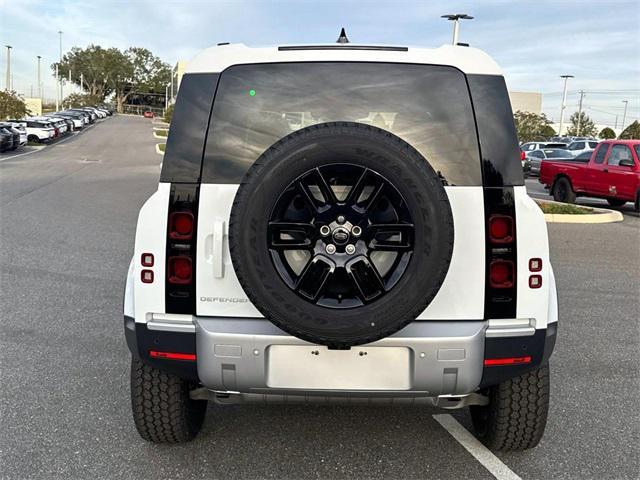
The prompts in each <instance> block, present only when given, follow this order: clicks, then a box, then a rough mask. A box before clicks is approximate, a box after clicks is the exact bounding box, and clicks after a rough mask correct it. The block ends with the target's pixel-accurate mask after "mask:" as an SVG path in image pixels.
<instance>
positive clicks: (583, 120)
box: [567, 112, 598, 137]
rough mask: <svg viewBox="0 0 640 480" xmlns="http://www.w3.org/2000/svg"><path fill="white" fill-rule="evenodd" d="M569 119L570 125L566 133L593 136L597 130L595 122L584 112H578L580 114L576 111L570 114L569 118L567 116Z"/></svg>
mask: <svg viewBox="0 0 640 480" xmlns="http://www.w3.org/2000/svg"><path fill="white" fill-rule="evenodd" d="M578 118H579V119H580V130H579V131H578ZM569 121H570V122H571V126H570V127H569V129H568V130H567V135H570V136H578V135H579V136H582V137H593V136H594V135H595V134H596V133H597V131H598V129H597V128H596V125H595V123H593V120H591V119H590V118H589V115H587V114H586V113H584V112H580V114H578V112H576V113H574V114H573V115H571V118H569Z"/></svg>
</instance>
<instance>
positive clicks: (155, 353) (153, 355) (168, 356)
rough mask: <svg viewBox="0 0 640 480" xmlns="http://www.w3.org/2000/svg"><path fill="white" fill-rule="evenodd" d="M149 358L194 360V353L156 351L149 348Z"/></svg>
mask: <svg viewBox="0 0 640 480" xmlns="http://www.w3.org/2000/svg"><path fill="white" fill-rule="evenodd" d="M149 356H150V357H151V358H164V359H166V360H188V361H190V362H194V361H195V360H196V354H195V353H176V352H158V351H157V350H149Z"/></svg>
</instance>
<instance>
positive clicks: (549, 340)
mask: <svg viewBox="0 0 640 480" xmlns="http://www.w3.org/2000/svg"><path fill="white" fill-rule="evenodd" d="M557 336H558V322H554V323H550V324H549V325H547V336H546V337H545V339H544V355H543V357H542V363H543V364H544V363H546V362H548V361H549V359H550V358H551V354H552V353H553V349H554V347H555V346H556V338H557Z"/></svg>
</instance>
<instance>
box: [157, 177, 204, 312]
mask: <svg viewBox="0 0 640 480" xmlns="http://www.w3.org/2000/svg"><path fill="white" fill-rule="evenodd" d="M199 192H200V186H199V184H198V183H194V184H188V183H177V184H172V185H171V194H170V196H169V211H168V217H169V218H170V217H171V214H172V213H174V212H189V213H191V214H192V215H193V233H192V235H191V239H189V240H172V239H171V238H169V229H170V228H171V225H169V222H167V251H166V263H165V265H166V266H167V267H166V268H165V272H164V275H165V309H166V310H165V311H166V312H167V313H185V314H195V313H196V268H197V265H196V263H197V262H196V243H197V242H196V239H197V235H198V194H199ZM173 256H189V257H190V258H191V282H190V283H189V284H186V285H177V284H172V283H170V282H169V280H168V272H169V268H168V267H169V257H173Z"/></svg>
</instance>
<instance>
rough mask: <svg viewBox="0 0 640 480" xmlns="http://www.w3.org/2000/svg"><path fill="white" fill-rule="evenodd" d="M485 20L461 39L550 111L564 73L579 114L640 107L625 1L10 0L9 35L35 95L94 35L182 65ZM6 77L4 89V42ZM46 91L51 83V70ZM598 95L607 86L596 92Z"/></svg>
mask: <svg viewBox="0 0 640 480" xmlns="http://www.w3.org/2000/svg"><path fill="white" fill-rule="evenodd" d="M459 12H466V13H468V14H470V15H473V16H474V17H475V19H474V20H472V21H466V22H464V23H463V24H462V26H461V38H460V41H463V42H468V43H470V44H471V45H472V46H474V47H478V48H481V49H483V50H485V51H487V52H488V53H489V54H490V55H491V56H493V57H494V58H495V59H496V60H497V62H498V63H499V64H500V65H501V66H502V68H503V69H504V72H505V77H506V80H507V85H508V87H509V89H510V90H517V91H534V92H542V93H544V94H545V96H544V104H543V108H544V111H545V112H546V113H547V114H548V115H549V116H550V117H552V118H554V119H556V120H557V118H558V111H559V107H560V101H561V92H562V81H561V79H560V78H559V75H561V74H564V73H568V74H572V75H575V78H574V79H572V80H570V84H569V90H570V92H571V94H570V96H569V101H568V104H569V107H568V109H569V111H570V112H571V111H573V110H574V109H575V108H576V105H577V101H578V95H577V93H574V92H577V90H579V89H584V90H586V91H587V92H588V93H587V95H586V97H585V99H584V103H585V108H586V112H587V113H588V114H589V115H591V116H592V117H593V118H594V119H595V120H597V121H598V122H601V123H611V124H612V125H613V123H614V120H615V115H616V114H618V116H619V121H620V122H621V121H622V111H623V108H624V104H623V103H622V100H629V110H628V112H627V122H626V123H627V124H628V123H629V122H630V121H631V120H633V119H637V118H638V117H639V116H640V0H626V1H602V0H596V1H557V0H556V1H549V2H546V1H479V0H478V1H474V2H464V1H462V2H460V1H427V0H422V1H391V0H386V1H375V2H371V1H349V0H341V1H327V0H324V1H314V2H312V1H304V0H297V1H225V2H220V1H209V2H202V1H186V0H185V1H164V0H148V1H147V0H128V1H122V0H118V1H106V0H105V1H102V0H85V1H79V0H46V1H40V0H0V42H1V43H2V45H6V44H10V45H12V46H13V50H12V51H11V52H12V72H13V77H14V79H13V82H14V83H13V85H14V88H15V89H16V90H18V91H20V92H21V93H23V94H27V95H28V94H29V93H30V88H31V86H32V85H33V86H34V88H35V84H36V83H37V81H36V56H37V55H41V56H42V57H43V60H42V61H43V75H44V74H47V75H50V72H51V70H50V65H51V63H53V62H54V61H56V60H57V58H58V33H57V32H58V30H62V31H63V32H64V33H63V36H62V49H63V52H64V51H66V50H68V49H69V48H70V47H72V46H81V47H85V46H87V45H89V44H91V43H93V44H96V45H101V46H103V47H112V46H113V47H118V48H122V49H124V48H127V47H129V46H140V47H146V48H148V49H150V50H151V51H152V52H153V53H154V54H156V55H158V56H160V57H161V58H163V59H164V60H165V61H167V62H169V63H171V64H174V63H175V62H176V61H177V60H178V59H187V60H188V59H189V58H191V57H193V56H194V55H195V54H196V53H197V52H198V51H199V50H201V49H203V48H206V47H208V46H211V45H214V44H216V43H218V42H226V41H228V42H233V43H236V42H240V43H245V44H247V45H250V46H256V45H273V44H283V43H317V42H333V41H335V39H336V37H337V35H338V32H339V30H340V27H342V26H344V27H345V28H346V29H347V34H348V36H349V38H350V39H351V41H352V42H355V43H387V44H397V45H419V46H427V47H435V46H439V45H442V44H444V43H449V42H450V41H451V25H450V24H449V23H448V22H446V21H445V20H442V19H440V15H442V14H446V13H459ZM0 58H1V59H2V62H1V68H0V72H1V76H0V85H1V86H2V87H3V88H4V84H5V69H6V49H5V48H3V50H2V55H1V56H0ZM45 80H46V91H45V94H46V96H48V97H50V98H51V97H53V96H54V93H53V92H54V89H53V80H52V78H51V77H50V76H49V77H46V79H45ZM598 92H599V93H598Z"/></svg>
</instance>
